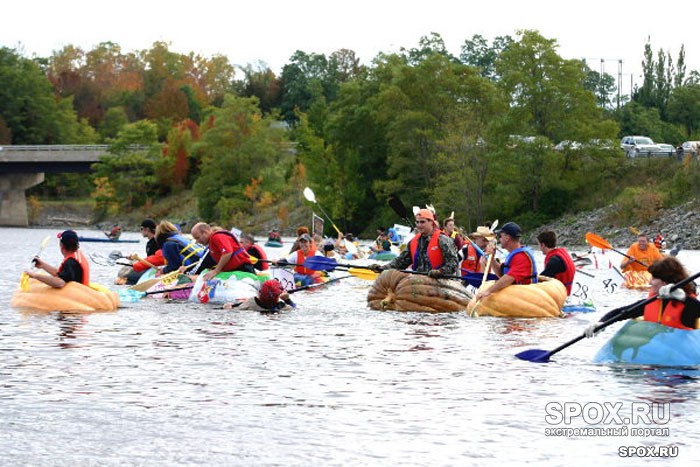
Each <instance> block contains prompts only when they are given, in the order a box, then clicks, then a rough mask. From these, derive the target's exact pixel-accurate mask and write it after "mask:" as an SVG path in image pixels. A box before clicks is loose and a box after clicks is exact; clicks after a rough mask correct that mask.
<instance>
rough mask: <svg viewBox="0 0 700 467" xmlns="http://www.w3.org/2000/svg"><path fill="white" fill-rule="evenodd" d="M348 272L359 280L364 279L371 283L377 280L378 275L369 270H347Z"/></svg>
mask: <svg viewBox="0 0 700 467" xmlns="http://www.w3.org/2000/svg"><path fill="white" fill-rule="evenodd" d="M348 272H349V273H350V274H352V275H353V276H355V277H358V278H360V279H364V280H366V281H373V280H375V279H376V278H377V276H379V274H377V273H376V272H374V271H372V270H371V269H361V268H350V269H348Z"/></svg>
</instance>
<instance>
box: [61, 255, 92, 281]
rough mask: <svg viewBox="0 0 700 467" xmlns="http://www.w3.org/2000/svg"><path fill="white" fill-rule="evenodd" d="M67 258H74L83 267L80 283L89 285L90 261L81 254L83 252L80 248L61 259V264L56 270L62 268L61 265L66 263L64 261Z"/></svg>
mask: <svg viewBox="0 0 700 467" xmlns="http://www.w3.org/2000/svg"><path fill="white" fill-rule="evenodd" d="M69 258H73V259H74V260H76V261H77V262H78V264H79V265H80V267H81V268H82V269H83V280H82V281H81V283H82V284H83V285H87V286H89V285H90V263H89V262H88V260H87V258H86V257H85V255H84V254H83V252H82V251H80V250H78V251H73V252H71V253H70V254H69V255H68V256H66V257H65V258H64V259H63V262H62V263H61V265H60V266H59V267H58V272H59V273H60V272H61V271H62V270H63V265H64V264H66V261H68V259H69Z"/></svg>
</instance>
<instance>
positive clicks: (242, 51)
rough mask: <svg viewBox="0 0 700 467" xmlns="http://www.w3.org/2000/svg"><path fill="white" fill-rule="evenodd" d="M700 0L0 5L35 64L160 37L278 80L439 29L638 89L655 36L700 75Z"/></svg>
mask: <svg viewBox="0 0 700 467" xmlns="http://www.w3.org/2000/svg"><path fill="white" fill-rule="evenodd" d="M692 4H693V3H692V2H688V1H683V2H681V1H677V0H667V1H665V2H659V1H658V0H655V1H651V0H637V1H629V0H606V1H602V0H589V1H587V2H576V3H574V2H568V1H555V0H551V1H544V0H530V1H522V0H518V1H516V0H501V1H489V0H480V1H465V0H462V1H460V0H454V1H446V0H432V1H426V0H423V1H417V0H401V1H395V0H353V1H352V2H334V1H333V0H296V1H294V0H287V1H281V0H268V1H260V0H258V1H250V0H249V1H245V2H240V1H235V0H228V1H218V0H209V1H206V2H205V1H199V2H197V1H192V0H189V1H183V0H168V1H165V0H121V1H118V2H100V1H94V0H90V1H88V0H64V1H63V2H58V1H47V0H11V1H9V2H3V5H2V7H0V12H1V14H2V16H1V17H2V21H1V22H0V46H5V47H10V48H19V50H20V51H21V52H22V53H23V54H24V55H26V56H32V55H38V56H48V55H50V54H51V52H52V51H54V50H59V49H61V48H62V47H63V46H65V45H68V44H73V45H78V46H81V47H83V48H84V49H86V50H89V49H91V48H93V47H94V46H95V45H97V44H99V43H100V42H106V41H111V42H115V43H117V44H119V45H120V46H121V47H122V50H123V51H124V52H130V51H135V50H142V49H148V48H150V46H151V45H152V44H153V42H155V41H165V42H168V43H170V49H171V50H173V51H176V52H180V53H188V52H190V51H193V52H195V53H199V54H202V55H205V56H211V55H214V54H222V55H226V56H227V57H228V58H229V60H230V61H231V63H233V64H236V65H246V64H248V63H256V62H258V61H262V62H265V63H266V64H267V65H268V66H270V67H271V68H272V69H273V70H274V71H275V72H276V73H279V72H280V71H281V67H282V66H283V65H284V64H285V63H287V62H288V61H289V57H290V56H291V55H292V54H293V53H294V52H295V51H296V50H302V51H304V52H307V53H312V52H314V53H324V54H326V55H329V54H330V53H332V52H334V51H336V50H338V49H341V48H346V49H351V50H354V51H355V53H356V54H357V56H358V57H359V58H360V59H361V61H362V63H364V64H369V63H370V61H371V60H372V58H374V57H375V56H376V55H377V53H379V52H395V51H398V50H399V48H401V47H405V48H411V47H415V46H416V45H417V44H418V40H419V39H420V37H421V36H426V35H429V34H430V33H431V32H436V33H438V34H440V35H441V36H442V38H443V39H444V40H445V44H446V46H447V48H448V50H449V51H450V52H451V53H453V54H455V55H459V53H460V47H461V45H462V44H463V42H464V40H465V39H469V38H471V37H472V36H473V35H474V34H480V35H482V36H484V37H485V38H486V39H487V40H489V41H491V40H492V39H493V38H494V37H496V36H503V35H510V36H513V37H516V34H517V31H518V30H520V29H535V30H538V31H539V32H540V33H541V34H542V35H543V36H544V37H546V38H548V39H556V41H557V42H558V44H559V49H558V52H559V55H561V56H562V57H564V58H567V59H568V58H586V59H587V61H588V63H589V66H591V68H593V69H594V70H596V71H600V70H601V59H602V60H603V63H602V65H603V69H604V71H605V72H607V73H610V74H611V75H613V76H614V77H615V79H616V80H617V76H618V61H619V60H622V73H623V74H622V83H623V84H622V89H623V93H625V94H627V93H628V92H629V86H630V82H631V78H632V79H634V82H635V83H636V84H639V83H640V81H641V80H640V78H639V75H640V74H641V61H642V55H643V52H644V45H645V43H646V42H647V40H648V38H650V43H651V45H652V49H653V51H654V53H655V55H656V52H657V51H658V50H659V49H663V50H664V51H668V52H670V53H671V57H672V58H673V60H674V61H675V60H676V59H677V57H678V52H679V51H680V48H681V45H685V51H686V64H687V69H688V71H690V70H692V69H695V70H700V34H698V32H697V27H695V26H693V25H695V24H697V23H698V21H697V19H694V16H693V15H692V14H691V11H690V10H691V9H692V10H694V9H695V7H692Z"/></svg>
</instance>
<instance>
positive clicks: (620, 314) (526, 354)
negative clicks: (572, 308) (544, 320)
mask: <svg viewBox="0 0 700 467" xmlns="http://www.w3.org/2000/svg"><path fill="white" fill-rule="evenodd" d="M698 277H700V272H699V273H697V274H693V275H692V276H690V277H687V278H685V279H683V280H682V281H678V282H677V283H676V284H673V286H672V287H671V289H670V290H671V291H674V290H676V289H678V288H680V287H683V286H684V285H685V284H687V283H689V282H692V281H694V280H695V279H697V278H698ZM654 300H656V295H654V296H652V297H649V298H647V299H644V300H641V301H639V302H636V303H633V304H632V305H628V306H625V307H620V308H617V309H615V310H613V311H616V312H617V313H615V316H613V317H612V318H610V319H608V320H607V321H603V322H602V323H600V324H599V325H598V326H596V327H595V329H594V331H593V332H594V333H597V332H598V331H601V330H603V329H605V328H607V327H608V326H610V325H611V324H613V323H616V322H618V321H620V320H622V319H627V318H625V317H624V314H625V313H628V312H630V311H632V310H633V309H636V308H638V307H643V306H646V305H648V304H649V303H651V302H653V301H654ZM585 338H586V335H585V334H581V335H580V336H578V337H576V338H575V339H572V340H570V341H569V342H566V343H565V344H562V345H560V346H559V347H557V348H556V349H554V350H549V351H547V350H538V349H530V350H525V351H523V352H520V353H517V354H515V356H516V357H518V358H519V359H521V360H528V361H530V362H535V363H547V362H549V359H550V357H551V356H552V355H554V354H555V353H557V352H560V351H562V350H564V349H565V348H567V347H569V346H572V345H574V344H575V343H577V342H578V341H580V340H582V339H585Z"/></svg>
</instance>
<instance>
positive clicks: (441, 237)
mask: <svg viewBox="0 0 700 467" xmlns="http://www.w3.org/2000/svg"><path fill="white" fill-rule="evenodd" d="M415 217H416V230H417V231H418V233H417V234H416V235H415V236H414V237H413V239H412V240H411V241H410V242H409V243H408V248H406V249H405V250H404V251H402V252H401V254H400V255H399V256H397V257H396V258H394V259H393V260H391V262H390V263H389V264H387V265H380V264H374V265H372V266H371V268H372V270H373V271H375V272H381V271H384V270H385V269H406V268H407V267H409V266H410V267H411V269H413V270H414V271H416V272H427V273H428V275H429V276H430V277H432V278H439V277H442V276H453V275H456V274H457V271H458V270H459V258H458V256H457V248H456V247H455V242H454V240H453V239H452V238H450V237H448V236H447V235H445V234H444V233H443V232H442V231H441V230H440V229H439V228H438V223H437V221H436V220H435V214H434V213H433V212H432V211H431V210H430V209H420V210H419V211H418V212H417V213H416V216H415Z"/></svg>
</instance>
